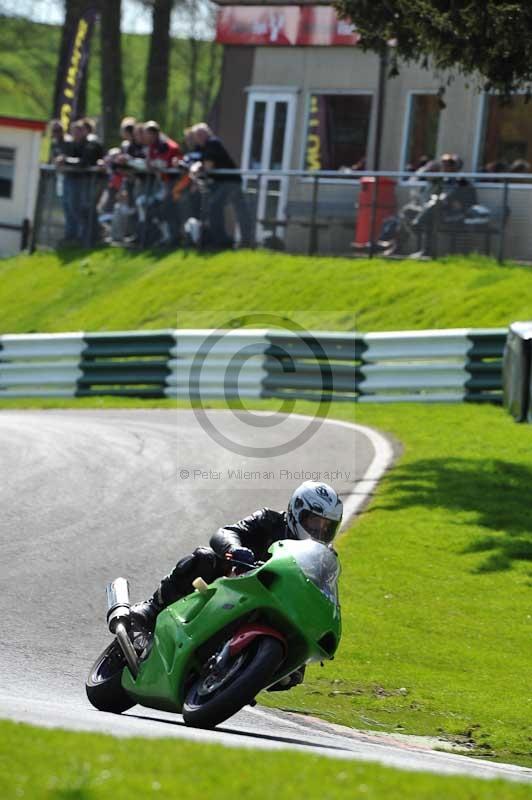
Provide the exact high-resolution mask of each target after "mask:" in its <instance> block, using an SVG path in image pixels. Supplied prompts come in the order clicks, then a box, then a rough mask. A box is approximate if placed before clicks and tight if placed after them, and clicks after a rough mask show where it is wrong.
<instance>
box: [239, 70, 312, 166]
mask: <svg viewBox="0 0 532 800" xmlns="http://www.w3.org/2000/svg"><path fill="white" fill-rule="evenodd" d="M245 91H246V93H247V95H248V98H247V108H246V119H245V122H244V140H243V143H242V157H241V159H240V163H241V164H242V169H244V170H248V169H250V167H249V150H250V144H251V135H252V128H253V109H254V107H255V103H256V102H258V103H260V102H265V103H266V117H265V120H264V130H265V132H266V135H265V136H264V139H263V140H262V153H261V161H262V162H263V163H264V161H265V156H266V154H267V153H269V152H271V145H272V137H273V120H272V114H273V109H274V108H275V103H277V102H281V103H283V102H285V103H287V115H286V130H285V136H284V144H283V161H285V162H287V166H286V167H285V166H283V167H282V169H290V159H291V157H292V153H291V149H290V147H289V146H287V145H289V143H290V142H291V141H293V138H294V127H295V117H296V105H297V94H298V92H299V89H298V88H297V87H287V86H248V87H247V88H246V90H245ZM257 171H259V170H257Z"/></svg>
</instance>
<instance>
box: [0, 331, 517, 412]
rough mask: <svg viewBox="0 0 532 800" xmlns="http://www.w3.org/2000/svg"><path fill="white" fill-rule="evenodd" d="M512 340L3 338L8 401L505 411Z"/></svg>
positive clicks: (431, 335) (434, 335) (170, 334)
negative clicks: (339, 404)
mask: <svg viewBox="0 0 532 800" xmlns="http://www.w3.org/2000/svg"><path fill="white" fill-rule="evenodd" d="M506 335H507V332H506V330H505V329H455V330H432V331H400V332H397V333H355V332H343V333H336V332H325V333H324V332H319V333H312V332H309V331H307V332H301V333H295V332H293V331H288V330H281V329H270V330H252V329H233V330H227V331H214V330H160V331H126V332H110V333H83V332H78V333H64V334H63V333H60V334H27V335H26V334H24V335H3V336H0V398H1V397H27V396H32V397H87V396H100V395H118V396H135V397H155V398H156V397H176V398H186V399H191V400H194V399H202V398H226V399H238V398H246V397H252V398H253V397H255V398H272V397H273V398H282V399H286V400H290V399H308V400H313V401H317V402H322V401H327V402H328V401H331V400H338V401H347V402H377V403H387V402H405V401H409V402H421V403H428V402H463V401H468V402H494V403H500V402H501V399H502V355H503V349H504V343H505V340H506Z"/></svg>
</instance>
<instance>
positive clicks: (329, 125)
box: [305, 94, 372, 170]
mask: <svg viewBox="0 0 532 800" xmlns="http://www.w3.org/2000/svg"><path fill="white" fill-rule="evenodd" d="M371 101H372V97H371V95H369V94H311V95H310V109H309V117H308V124H307V135H306V147H305V169H308V170H318V169H322V170H337V169H340V167H356V168H357V169H365V162H366V153H367V147H368V133H369V124H370V119H371Z"/></svg>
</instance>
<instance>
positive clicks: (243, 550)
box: [226, 547, 257, 567]
mask: <svg viewBox="0 0 532 800" xmlns="http://www.w3.org/2000/svg"><path fill="white" fill-rule="evenodd" d="M226 558H228V559H229V561H235V562H237V565H238V566H239V567H240V566H242V565H243V564H244V565H248V566H249V567H254V566H255V562H256V560H257V559H256V558H255V553H254V552H253V550H250V549H249V547H232V548H231V549H230V550H229V552H228V553H227V554H226Z"/></svg>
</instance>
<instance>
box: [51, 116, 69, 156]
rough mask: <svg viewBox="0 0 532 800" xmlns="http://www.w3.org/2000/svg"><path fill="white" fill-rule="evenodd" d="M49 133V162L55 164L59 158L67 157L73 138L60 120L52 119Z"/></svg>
mask: <svg viewBox="0 0 532 800" xmlns="http://www.w3.org/2000/svg"><path fill="white" fill-rule="evenodd" d="M49 131H50V156H49V159H48V161H49V162H50V163H52V164H53V163H54V161H55V159H56V158H58V156H62V155H65V151H66V149H67V147H68V145H69V144H70V142H72V136H70V134H69V133H65V129H64V128H63V124H62V122H61V120H59V119H52V120H51V121H50V125H49Z"/></svg>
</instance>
